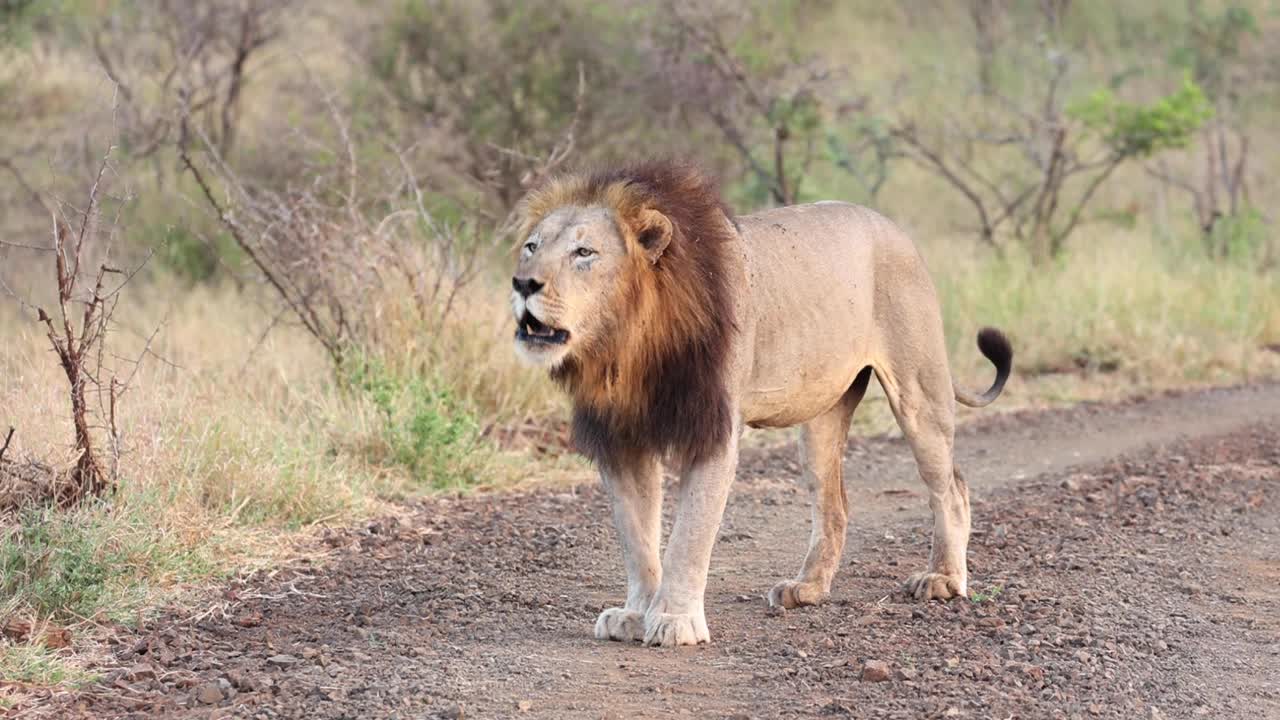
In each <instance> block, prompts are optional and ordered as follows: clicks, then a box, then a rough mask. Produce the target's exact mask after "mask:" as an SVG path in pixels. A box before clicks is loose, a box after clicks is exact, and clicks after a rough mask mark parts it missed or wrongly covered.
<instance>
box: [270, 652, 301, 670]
mask: <svg viewBox="0 0 1280 720" xmlns="http://www.w3.org/2000/svg"><path fill="white" fill-rule="evenodd" d="M267 662H268V663H270V664H271V665H276V666H278V667H288V666H289V665H296V664H297V663H298V658H296V657H294V656H292V655H284V654H281V655H272V656H271V657H269V658H267Z"/></svg>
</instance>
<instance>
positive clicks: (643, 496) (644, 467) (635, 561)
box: [595, 456, 662, 640]
mask: <svg viewBox="0 0 1280 720" xmlns="http://www.w3.org/2000/svg"><path fill="white" fill-rule="evenodd" d="M600 475H601V479H602V480H603V481H604V485H605V487H606V488H607V489H608V490H609V497H610V499H611V501H612V504H613V522H614V525H615V526H616V527H617V529H618V540H619V541H620V542H621V544H622V559H623V562H624V563H625V564H626V566H627V602H626V605H624V606H623V607H612V608H608V609H606V610H605V611H604V612H602V613H600V617H599V618H597V619H596V629H595V633H596V637H597V638H599V639H601V640H643V639H644V614H645V611H646V610H648V608H649V601H650V600H651V599H652V598H653V595H654V593H655V592H657V590H658V584H659V583H660V582H661V581H662V565H661V564H660V563H659V561H658V543H659V542H660V540H661V536H662V465H661V463H660V462H659V460H658V458H657V457H656V456H652V457H646V458H644V459H642V460H640V461H638V462H636V463H634V465H633V466H631V467H623V468H619V469H615V470H602V471H601V473H600Z"/></svg>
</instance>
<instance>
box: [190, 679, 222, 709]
mask: <svg viewBox="0 0 1280 720" xmlns="http://www.w3.org/2000/svg"><path fill="white" fill-rule="evenodd" d="M196 700H198V701H199V702H201V703H203V704H205V705H216V704H218V703H220V702H222V688H221V687H219V686H218V683H216V682H211V683H205V684H203V685H201V686H200V687H199V688H197V689H196Z"/></svg>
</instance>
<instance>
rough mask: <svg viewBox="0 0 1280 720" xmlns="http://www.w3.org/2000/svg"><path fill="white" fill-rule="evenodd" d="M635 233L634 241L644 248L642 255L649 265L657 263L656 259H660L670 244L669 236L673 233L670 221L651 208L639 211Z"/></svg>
mask: <svg viewBox="0 0 1280 720" xmlns="http://www.w3.org/2000/svg"><path fill="white" fill-rule="evenodd" d="M635 231H636V240H638V241H639V242H640V246H641V247H642V248H644V253H645V255H646V256H648V258H649V262H651V263H656V262H658V258H660V257H662V253H663V251H665V250H666V249H667V246H668V245H670V244H671V235H672V234H673V233H674V232H675V230H674V229H673V228H672V227H671V220H670V219H669V218H668V217H667V216H666V215H663V214H662V213H660V212H658V211H657V210H653V209H651V208H645V209H644V210H641V211H640V217H639V218H637V220H636V227H635Z"/></svg>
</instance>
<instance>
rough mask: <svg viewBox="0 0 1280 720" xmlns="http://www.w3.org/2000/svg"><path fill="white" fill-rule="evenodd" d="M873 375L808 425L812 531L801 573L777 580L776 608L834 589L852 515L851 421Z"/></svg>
mask: <svg viewBox="0 0 1280 720" xmlns="http://www.w3.org/2000/svg"><path fill="white" fill-rule="evenodd" d="M870 380H871V368H865V369H863V371H862V372H860V373H858V377H857V379H856V380H854V382H853V385H852V386H850V388H849V390H848V391H847V392H846V393H845V394H844V397H842V398H841V399H840V402H838V403H836V405H835V407H833V408H831V409H830V410H828V411H827V412H826V413H824V414H822V415H819V416H818V417H816V418H814V419H813V420H810V421H809V422H808V423H806V424H805V426H804V428H803V432H802V435H801V460H802V461H803V463H804V477H805V480H806V481H807V482H808V484H809V489H810V492H811V493H812V495H813V498H812V501H813V502H812V513H813V530H812V532H811V534H810V537H809V551H808V553H806V554H805V558H804V565H803V566H802V567H801V568H800V574H799V575H797V576H796V578H795V579H794V580H784V581H783V582H780V583H778V584H777V585H774V586H773V589H771V590H770V591H769V605H771V606H773V607H783V608H794V607H799V606H801V605H817V604H818V603H820V602H822V601H823V600H825V599H826V598H827V595H828V593H830V591H831V580H832V579H833V578H834V577H835V574H836V570H837V569H838V568H839V566H840V555H841V553H843V552H844V540H845V528H846V527H847V526H848V519H849V516H848V513H849V508H848V499H847V497H846V495H845V490H844V473H843V466H844V448H845V442H846V439H847V437H848V435H849V420H850V418H851V417H853V411H854V410H855V409H856V408H857V407H858V403H859V402H861V401H862V396H863V395H864V394H865V393H866V391H867V384H868V383H869V382H870Z"/></svg>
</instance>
